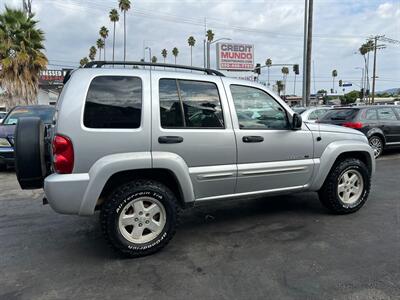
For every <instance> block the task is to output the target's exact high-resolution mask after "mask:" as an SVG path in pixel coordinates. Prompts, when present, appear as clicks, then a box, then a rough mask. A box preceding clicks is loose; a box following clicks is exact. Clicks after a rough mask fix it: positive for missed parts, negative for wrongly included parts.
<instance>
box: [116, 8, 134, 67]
mask: <svg viewBox="0 0 400 300" xmlns="http://www.w3.org/2000/svg"><path fill="white" fill-rule="evenodd" d="M118 3H119V4H118V5H119V9H120V10H121V11H122V12H123V13H124V61H126V12H127V11H128V10H130V9H131V1H130V0H119V2H118Z"/></svg>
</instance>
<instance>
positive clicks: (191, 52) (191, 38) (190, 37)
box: [188, 36, 196, 66]
mask: <svg viewBox="0 0 400 300" xmlns="http://www.w3.org/2000/svg"><path fill="white" fill-rule="evenodd" d="M188 44H189V47H190V66H193V47H194V45H195V44H196V40H195V38H194V37H193V36H189V38H188Z"/></svg>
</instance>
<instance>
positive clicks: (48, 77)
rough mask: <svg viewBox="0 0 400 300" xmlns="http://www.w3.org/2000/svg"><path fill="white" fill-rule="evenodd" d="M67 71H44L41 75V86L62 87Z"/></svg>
mask: <svg viewBox="0 0 400 300" xmlns="http://www.w3.org/2000/svg"><path fill="white" fill-rule="evenodd" d="M66 73H67V70H43V71H40V73H39V84H41V85H62V83H63V80H64V77H65V75H66Z"/></svg>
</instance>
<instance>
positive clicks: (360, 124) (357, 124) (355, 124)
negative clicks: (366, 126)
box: [343, 122, 363, 129]
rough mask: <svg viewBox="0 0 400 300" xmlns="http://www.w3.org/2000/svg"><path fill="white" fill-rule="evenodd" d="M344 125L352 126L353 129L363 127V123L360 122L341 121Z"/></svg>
mask: <svg viewBox="0 0 400 300" xmlns="http://www.w3.org/2000/svg"><path fill="white" fill-rule="evenodd" d="M343 126H344V127H349V128H354V129H360V128H362V127H363V123H361V122H345V123H343Z"/></svg>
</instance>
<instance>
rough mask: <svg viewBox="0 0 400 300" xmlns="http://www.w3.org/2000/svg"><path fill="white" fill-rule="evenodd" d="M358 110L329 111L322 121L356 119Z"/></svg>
mask: <svg viewBox="0 0 400 300" xmlns="http://www.w3.org/2000/svg"><path fill="white" fill-rule="evenodd" d="M357 111H358V109H351V108H347V109H346V108H345V109H332V110H330V111H328V112H327V113H326V114H325V115H324V116H323V117H322V118H321V120H343V121H344V120H351V119H353V118H354V117H355V115H356V113H357Z"/></svg>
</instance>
